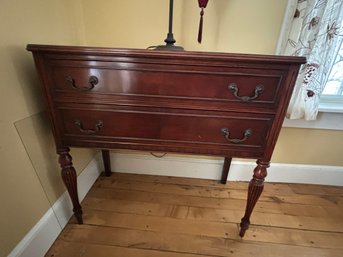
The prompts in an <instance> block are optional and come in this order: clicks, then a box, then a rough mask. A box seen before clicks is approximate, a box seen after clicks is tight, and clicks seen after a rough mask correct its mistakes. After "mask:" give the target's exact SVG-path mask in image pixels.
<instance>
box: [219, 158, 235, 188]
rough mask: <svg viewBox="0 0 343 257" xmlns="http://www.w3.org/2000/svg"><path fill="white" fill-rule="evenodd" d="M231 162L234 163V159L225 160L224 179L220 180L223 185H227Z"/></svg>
mask: <svg viewBox="0 0 343 257" xmlns="http://www.w3.org/2000/svg"><path fill="white" fill-rule="evenodd" d="M231 161H232V158H230V157H225V158H224V165H223V171H222V178H221V180H220V183H222V184H226V181H227V176H228V175H229V170H230V165H231Z"/></svg>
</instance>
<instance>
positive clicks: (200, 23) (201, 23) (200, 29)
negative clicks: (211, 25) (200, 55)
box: [198, 8, 204, 44]
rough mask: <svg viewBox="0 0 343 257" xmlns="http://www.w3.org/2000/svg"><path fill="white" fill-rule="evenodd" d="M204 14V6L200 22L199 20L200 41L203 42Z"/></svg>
mask: <svg viewBox="0 0 343 257" xmlns="http://www.w3.org/2000/svg"><path fill="white" fill-rule="evenodd" d="M203 16H204V8H201V12H200V22H199V32H198V43H199V44H201V40H202V27H203V22H204V21H203Z"/></svg>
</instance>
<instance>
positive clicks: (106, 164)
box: [101, 150, 112, 177]
mask: <svg viewBox="0 0 343 257" xmlns="http://www.w3.org/2000/svg"><path fill="white" fill-rule="evenodd" d="M101 153H102V161H103V163H104V169H105V176H106V177H109V176H111V173H112V171H111V160H110V151H109V150H101Z"/></svg>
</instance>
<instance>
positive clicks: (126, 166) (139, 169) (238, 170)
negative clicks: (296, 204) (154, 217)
mask: <svg viewBox="0 0 343 257" xmlns="http://www.w3.org/2000/svg"><path fill="white" fill-rule="evenodd" d="M222 165H223V159H222V158H212V159H206V158H197V157H179V156H173V155H167V156H165V157H163V158H156V157H153V156H150V155H147V154H140V153H117V152H114V153H111V168H112V171H116V172H123V173H135V174H150V175H164V176H176V177H193V178H202V179H217V180H219V179H220V177H221V172H222ZM255 166H256V164H255V163H254V162H242V161H237V160H233V161H232V164H231V168H230V172H229V176H228V180H229V181H249V180H250V179H251V176H252V171H253V169H254V167H255ZM101 170H103V167H102V161H101V156H100V154H98V155H97V156H96V157H95V158H94V159H93V160H92V161H91V162H90V163H89V165H88V166H87V167H86V168H85V169H84V171H83V172H82V173H81V174H80V176H78V189H79V199H80V201H82V199H83V198H84V197H85V195H86V194H87V192H88V190H89V189H90V188H91V186H92V185H93V183H94V182H95V180H96V179H97V178H98V176H99V174H100V171H101ZM267 182H283V183H305V184H322V185H334V186H343V167H339V166H319V165H299V164H279V163H275V164H273V163H272V165H271V167H270V168H269V169H268V177H267ZM71 215H72V205H71V202H70V199H69V196H68V193H67V192H65V193H64V194H63V195H62V196H61V197H60V198H59V199H58V200H57V201H56V202H55V204H54V205H53V206H52V207H51V208H50V209H49V210H48V211H47V212H46V214H45V215H44V216H43V217H42V218H41V219H40V221H39V222H38V223H37V224H36V225H35V226H34V227H33V228H32V229H31V230H30V232H29V233H28V234H27V235H26V236H25V237H24V239H23V240H22V241H21V242H20V243H19V244H18V245H17V246H16V247H15V248H14V250H13V251H12V252H11V253H10V254H9V255H8V257H19V256H20V257H40V256H44V254H45V253H46V252H47V250H48V249H49V248H50V246H51V245H52V243H53V242H54V241H55V240H56V238H57V236H58V235H59V233H60V232H61V231H62V229H63V228H64V226H65V225H66V224H67V222H68V220H69V219H70V217H71Z"/></svg>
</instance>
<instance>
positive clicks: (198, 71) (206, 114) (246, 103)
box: [27, 45, 305, 236]
mask: <svg viewBox="0 0 343 257" xmlns="http://www.w3.org/2000/svg"><path fill="white" fill-rule="evenodd" d="M27 49H28V50H29V51H32V52H33V56H34V59H35V63H36V67H37V70H38V73H39V75H40V78H41V80H42V84H43V92H44V98H45V101H46V105H47V110H48V112H49V114H50V119H51V122H52V126H53V133H54V137H55V142H56V147H57V149H60V150H58V153H59V154H60V163H61V166H62V175H63V179H64V181H65V183H66V186H67V189H68V192H69V194H70V196H71V199H72V202H73V205H74V212H75V215H76V216H77V218H78V221H79V222H80V223H82V217H81V213H82V211H81V206H80V204H79V201H78V198H77V188H76V174H75V170H74V168H73V167H72V163H71V157H70V155H69V154H68V150H67V149H68V147H70V146H76V147H95V148H99V149H114V148H119V149H135V150H149V151H163V152H178V153H194V154H207V155H217V156H224V157H225V161H224V167H223V176H222V179H221V182H224V180H225V181H226V179H227V175H228V171H229V167H230V162H231V158H232V157H240V158H256V159H258V161H257V164H258V166H257V167H256V169H255V170H254V176H253V179H252V181H251V183H250V186H249V190H248V201H247V207H246V212H245V215H244V217H243V219H242V223H241V232H240V235H241V236H243V235H244V233H245V231H246V229H247V228H248V226H249V223H250V216H251V213H252V211H253V208H254V206H255V204H256V202H257V200H258V198H259V196H260V194H261V193H262V191H263V183H264V178H265V176H266V175H267V172H266V169H267V167H268V165H269V161H270V159H271V156H272V153H273V149H274V146H275V144H276V140H277V138H278V135H279V132H280V129H281V125H282V122H283V118H284V115H285V112H286V108H287V105H288V102H289V99H290V96H291V93H292V90H293V85H294V82H295V78H296V75H297V72H298V69H299V66H300V64H302V63H304V61H305V59H304V58H299V57H285V56H283V57H282V56H267V55H243V54H224V53H205V52H168V51H151V50H133V49H111V48H91V47H66V46H42V45H28V47H27ZM261 85H262V86H261ZM61 149H62V150H61ZM102 153H103V157H104V158H103V159H104V166H105V173H106V175H109V174H110V162H109V152H108V150H103V151H102Z"/></svg>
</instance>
